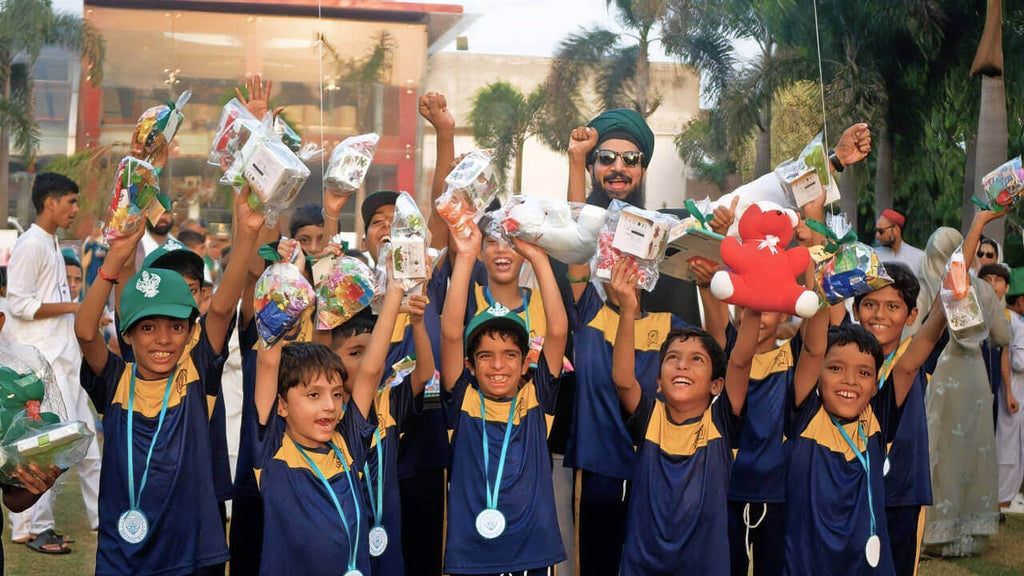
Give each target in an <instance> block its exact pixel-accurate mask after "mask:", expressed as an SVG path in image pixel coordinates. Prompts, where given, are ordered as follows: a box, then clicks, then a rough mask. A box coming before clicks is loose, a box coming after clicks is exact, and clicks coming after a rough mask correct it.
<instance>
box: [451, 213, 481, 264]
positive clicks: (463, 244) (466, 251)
mask: <svg viewBox="0 0 1024 576" xmlns="http://www.w3.org/2000/svg"><path fill="white" fill-rule="evenodd" d="M449 228H451V227H450V226H449ZM466 229H467V230H469V236H468V237H463V236H461V235H459V234H457V233H456V232H455V230H452V233H451V241H452V242H453V243H454V244H455V254H456V255H457V256H469V257H472V258H474V259H476V258H477V257H479V256H480V247H481V246H482V245H483V241H484V240H483V234H481V233H480V227H479V226H477V225H476V223H475V222H468V223H466Z"/></svg>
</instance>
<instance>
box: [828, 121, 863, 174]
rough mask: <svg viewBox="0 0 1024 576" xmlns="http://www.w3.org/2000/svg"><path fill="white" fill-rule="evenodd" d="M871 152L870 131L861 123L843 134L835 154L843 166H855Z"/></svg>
mask: <svg viewBox="0 0 1024 576" xmlns="http://www.w3.org/2000/svg"><path fill="white" fill-rule="evenodd" d="M869 152H871V129H870V128H868V125H867V124H865V123H863V122H861V123H858V124H854V125H853V126H850V127H849V128H847V129H846V131H845V132H843V135H842V136H840V137H839V143H838V144H836V148H835V153H836V157H837V158H839V161H840V162H842V164H843V166H850V165H851V164H856V163H857V162H860V161H861V160H863V159H864V157H865V156H867V155H868V153H869Z"/></svg>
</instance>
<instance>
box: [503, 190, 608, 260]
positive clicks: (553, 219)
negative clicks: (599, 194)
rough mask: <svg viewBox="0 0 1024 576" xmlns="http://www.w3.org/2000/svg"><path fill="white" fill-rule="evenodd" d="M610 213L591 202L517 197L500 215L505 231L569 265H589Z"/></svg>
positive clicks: (511, 199) (510, 199) (512, 199)
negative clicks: (592, 204)
mask: <svg viewBox="0 0 1024 576" xmlns="http://www.w3.org/2000/svg"><path fill="white" fill-rule="evenodd" d="M606 213H607V212H606V210H604V209H603V208H600V207H598V206H591V205H589V204H579V203H575V202H565V201H563V200H552V199H549V198H540V197H537V196H513V197H511V198H509V200H508V202H506V203H505V204H504V205H503V206H502V207H501V209H500V210H498V211H497V214H496V218H497V220H498V221H499V222H500V225H501V229H502V232H503V233H504V234H506V235H508V236H511V237H514V238H520V239H522V240H525V241H526V242H529V243H531V244H536V245H537V246H539V247H541V248H543V249H544V251H545V252H547V253H548V254H549V255H550V256H551V257H552V258H555V259H556V260H560V261H562V262H565V263H566V264H586V263H587V262H588V261H589V260H590V258H591V257H592V256H593V255H594V250H595V249H596V248H597V237H598V235H599V234H600V233H601V227H602V226H603V225H604V220H605V215H606Z"/></svg>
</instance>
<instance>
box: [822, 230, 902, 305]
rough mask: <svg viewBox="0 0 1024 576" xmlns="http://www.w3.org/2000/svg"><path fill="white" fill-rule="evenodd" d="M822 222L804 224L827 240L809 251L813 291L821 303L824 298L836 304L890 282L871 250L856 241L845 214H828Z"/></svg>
mask: <svg viewBox="0 0 1024 576" xmlns="http://www.w3.org/2000/svg"><path fill="white" fill-rule="evenodd" d="M825 221H826V224H822V223H821V222H817V221H814V220H810V221H808V222H807V225H808V227H810V228H811V229H812V230H814V231H815V232H818V233H820V234H823V235H824V236H825V237H826V239H827V242H826V245H825V246H824V247H816V248H815V249H812V250H811V256H812V258H813V259H814V261H815V267H814V276H815V280H816V282H815V292H817V293H818V296H819V297H820V298H821V299H822V306H824V305H825V302H826V301H827V302H828V304H838V303H840V302H842V301H843V300H845V299H847V298H854V297H856V296H859V295H861V294H867V293H868V292H873V291H875V290H879V289H881V288H885V287H886V286H888V285H890V284H892V278H890V277H889V274H888V273H887V272H886V271H885V267H884V266H883V265H882V263H881V261H879V259H878V255H877V254H876V253H875V251H874V249H873V248H871V247H870V246H868V245H867V244H863V243H861V242H858V241H857V233H856V232H854V231H853V230H852V228H851V227H850V223H849V222H847V220H846V216H845V215H843V214H828V215H826V217H825Z"/></svg>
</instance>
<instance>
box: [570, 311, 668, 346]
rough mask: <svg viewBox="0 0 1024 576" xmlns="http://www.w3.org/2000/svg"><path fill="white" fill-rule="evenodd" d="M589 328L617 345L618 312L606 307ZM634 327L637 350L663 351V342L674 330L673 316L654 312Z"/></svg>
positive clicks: (595, 317) (639, 319)
mask: <svg viewBox="0 0 1024 576" xmlns="http://www.w3.org/2000/svg"><path fill="white" fill-rule="evenodd" d="M587 326H588V327H590V328H594V329H596V330H600V331H601V332H603V333H604V339H605V341H606V342H608V343H609V344H611V345H613V346H614V345H615V332H616V331H617V330H618V329H619V315H618V313H617V312H615V311H614V310H612V309H611V308H609V307H608V306H604V307H602V308H601V310H599V311H598V313H597V315H596V316H594V319H593V320H591V321H590V323H589V324H587ZM634 326H635V328H634V333H633V344H634V349H635V350H638V351H641V352H648V351H651V350H661V344H662V342H664V341H665V337H667V336H668V333H669V331H671V330H672V315H671V314H669V313H667V312H652V313H650V314H648V315H647V316H645V317H643V318H638V319H637V320H636V323H635V325H634Z"/></svg>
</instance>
